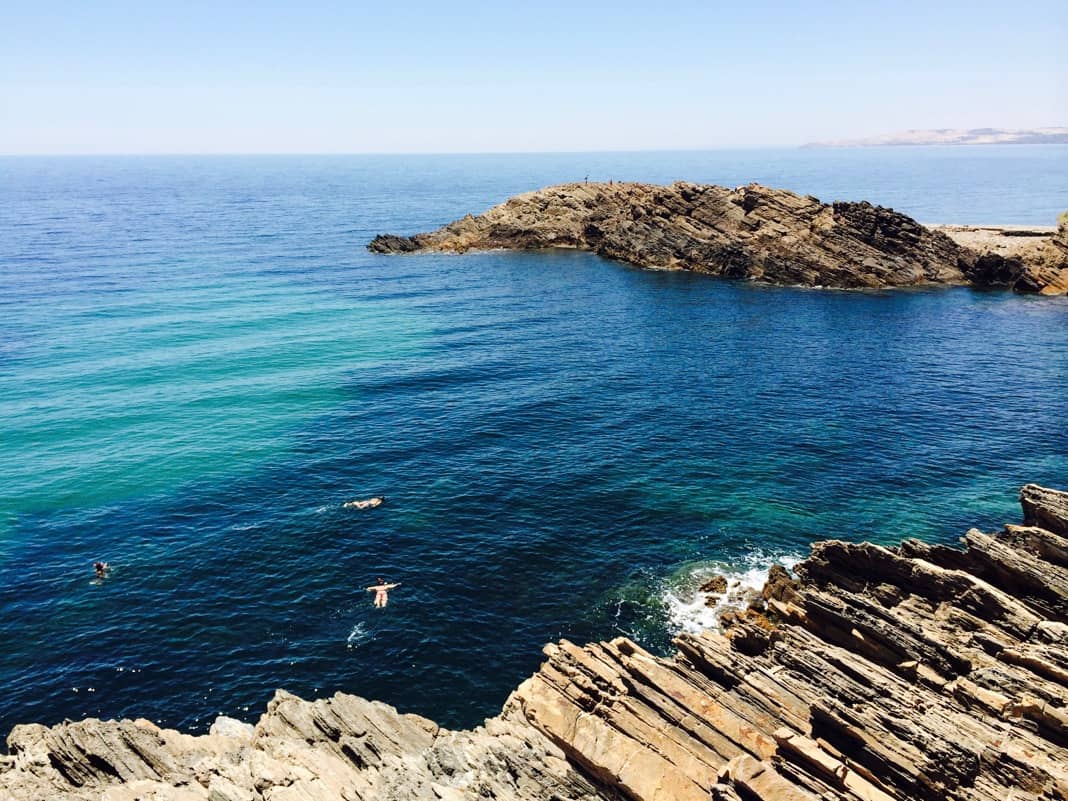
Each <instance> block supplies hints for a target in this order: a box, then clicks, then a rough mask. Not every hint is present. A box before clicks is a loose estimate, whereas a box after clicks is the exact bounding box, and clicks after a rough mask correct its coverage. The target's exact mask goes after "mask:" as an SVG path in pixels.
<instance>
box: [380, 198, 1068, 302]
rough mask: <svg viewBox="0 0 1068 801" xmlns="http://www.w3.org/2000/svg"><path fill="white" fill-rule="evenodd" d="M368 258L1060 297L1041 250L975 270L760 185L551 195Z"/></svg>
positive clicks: (976, 262)
mask: <svg viewBox="0 0 1068 801" xmlns="http://www.w3.org/2000/svg"><path fill="white" fill-rule="evenodd" d="M368 247H369V248H370V249H371V250H372V251H375V252H379V253H408V252H413V251H420V250H436V251H449V252H456V253H463V252H466V251H469V250H488V249H494V248H508V249H520V250H526V249H535V248H546V247H566V248H579V249H582V250H590V251H593V252H595V253H599V254H601V255H603V256H607V257H610V258H615V259H621V260H623V261H627V262H630V263H631V264H635V265H638V266H641V267H650V268H658V269H683V270H693V271H696V272H702V273H709V274H712V275H717V276H721V277H724V278H738V279H747V280H753V281H764V282H768V283H773V284H784V285H801V286H825V287H840V288H881V287H903V286H924V285H932V284H969V283H975V284H981V285H984V286H986V285H989V286H1011V287H1013V288H1015V289H1018V290H1020V291H1030V292H1046V293H1047V294H1056V293H1063V292H1065V291H1068V250H1066V251H1065V252H1064V253H1063V254H1061V255H1058V253H1059V251H1057V250H1056V248H1055V247H1054V246H1052V245H1051V246H1050V249H1049V258H1048V259H1047V258H1046V255H1043V256H1042V258H1041V259H1037V257H1036V259H1034V260H1032V259H1030V257H1027V258H1026V259H1025V260H1024V262H1026V264H1025V263H1024V262H1020V263H1019V264H1017V263H1016V262H1013V263H1012V264H1008V263H1007V262H1006V260H1005V258H1004V257H1002V256H997V255H996V254H995V255H993V256H990V258H988V259H987V261H980V259H981V257H982V256H983V255H990V254H985V252H980V251H978V250H975V249H973V248H970V247H966V246H962V245H960V244H958V243H957V242H955V241H954V240H953V239H952V238H950V236H947V235H946V234H945V233H943V232H942V231H936V230H933V229H931V228H927V227H925V226H923V225H921V224H920V223H918V222H916V221H915V220H913V219H912V218H910V217H907V216H906V215H904V214H899V213H897V212H895V211H893V210H892V209H887V208H882V207H880V206H873V205H871V204H870V203H863V202H862V203H846V202H838V203H832V204H828V203H822V202H820V201H819V200H817V199H816V198H814V197H812V196H801V195H796V194H794V193H793V192H789V191H786V190H783V189H771V188H768V187H765V186H760V185H759V184H750V185H748V186H743V187H738V188H735V189H728V188H725V187H721V186H709V185H700V184H692V183H684V182H678V183H674V184H671V185H670V186H658V185H653V184H641V183H615V184H605V183H591V184H577V183H576V184H562V185H560V186H551V187H547V188H545V189H539V190H537V191H535V192H528V193H525V194H522V195H517V196H515V197H513V198H511V199H510V200H508V201H506V202H505V203H502V204H501V205H499V206H495V207H493V208H492V209H490V210H489V211H487V212H486V213H485V214H481V215H479V216H471V215H468V216H466V217H464V218H463V219H460V220H457V221H456V222H453V223H450V224H448V225H446V226H445V227H443V228H440V229H439V230H437V231H433V232H430V233H422V234H416V235H414V236H411V237H404V236H396V235H381V236H378V237H375V239H374V240H373V241H372V242H371V243H370V244H369V245H368ZM1045 253H1046V252H1045V251H1043V254H1045ZM991 259H993V261H991ZM999 259H1000V261H999ZM994 262H996V264H995V263H994ZM1032 262H1033V263H1032Z"/></svg>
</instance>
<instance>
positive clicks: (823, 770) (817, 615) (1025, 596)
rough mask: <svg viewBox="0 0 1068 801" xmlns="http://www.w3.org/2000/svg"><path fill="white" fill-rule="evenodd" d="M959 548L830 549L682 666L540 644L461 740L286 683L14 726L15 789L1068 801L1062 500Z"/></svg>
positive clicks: (1024, 496)
mask: <svg viewBox="0 0 1068 801" xmlns="http://www.w3.org/2000/svg"><path fill="white" fill-rule="evenodd" d="M1021 503H1022V505H1023V508H1024V515H1025V525H1023V526H1007V527H1006V528H1005V530H1004V531H1002V532H999V533H996V534H984V533H982V532H980V531H977V530H972V531H969V532H968V533H967V534H966V535H965V537H964V540H963V544H964V548H963V549H962V550H958V549H955V548H948V547H945V546H938V545H929V544H926V543H922V542H918V541H915V540H909V541H906V542H904V543H902V544H901V545H900V546H898V547H896V548H885V547H881V546H876V545H871V544H867V543H860V544H851V543H847V542H840V541H835V540H830V541H824V542H819V543H816V544H815V545H814V546H813V548H812V554H811V556H810V557H809V558H808V559H807V560H806V561H804V562H802V563H801V564H800V565H798V566H797V568H796V570H795V574H796V575H795V576H791V575H790V574H789V573H788V572H787V571H785V570H784V569H782V568H778V569H776V570H774V571H773V572H772V575H771V577H770V579H771V580H769V582H768V584H767V586H766V587H765V591H764V593H763V597H762V600H760V601H756V602H754V603H753V604H751V605H750V607H749V608H746V609H740V610H736V611H733V612H731V613H729V614H726V615H724V618H723V630H722V631H706V632H703V633H701V634H682V635H680V636H679V637H678V638H677V639H676V645H677V647H678V652H677V653H676V655H675V656H674V657H671V658H663V657H657V656H654V655H652V654H650V653H648V652H646V651H644V650H643V649H642V648H640V647H639V646H637V645H636V644H635V643H633V642H631V641H630V640H627V639H625V638H619V639H616V640H612V641H611V642H607V643H596V644H592V645H587V646H584V647H579V646H576V645H573V644H571V643H569V642H566V641H564V642H560V643H558V644H555V645H550V646H547V647H546V649H545V653H546V655H547V657H548V659H547V661H546V662H545V663H544V664H543V665H542V667H541V668H540V669H539V671H538V672H537V673H536V674H534V675H533V676H532V677H531V678H530V679H528V680H527V681H525V682H524V683H523V684H522V685H521V686H520V687H519V688H518V689H517V690H516V691H515V692H514V693H513V694H512V696H511V697H510V698H509V699H508V701H507V703H506V704H505V707H504V710H503V712H502V713H501V715H500V716H498V717H495V718H491V719H489V720H487V721H486V723H485V725H484V726H482V727H479V728H477V729H474V730H472V731H463V732H451V731H446V730H444V729H441V728H439V727H438V726H436V725H435V724H434V723H432V722H431V721H429V720H426V719H424V718H421V717H418V716H416V715H402V714H399V713H398V712H397V711H396V710H394V709H393V708H392V707H388V706H386V705H384V704H380V703H376V702H371V701H365V700H363V699H361V698H356V697H354V696H348V695H342V694H338V695H335V696H334V697H332V698H328V699H321V700H318V701H303V700H301V699H299V698H297V697H296V696H293V695H289V694H288V693H285V692H281V691H279V693H278V694H277V696H276V697H275V699H274V700H273V701H271V703H270V704H269V705H268V708H267V711H266V713H265V714H264V715H263V716H262V717H261V718H260V720H259V723H258V724H257V725H256V726H255V727H254V728H253V727H251V726H248V725H246V724H241V723H238V722H237V721H232V720H229V719H223V718H220V719H219V721H217V722H216V724H215V725H214V726H213V727H212V730H211V732H210V733H209V734H207V735H203V736H200V737H193V736H189V735H184V734H180V733H178V732H175V731H169V730H163V729H159V728H158V727H156V726H154V725H153V724H151V723H149V722H148V721H144V720H139V721H117V722H115V721H111V722H101V721H97V720H85V721H80V722H76V723H66V724H63V725H59V726H54V727H52V728H46V727H44V726H37V725H29V726H18V727H16V728H15V729H14V731H13V732H12V733H11V736H10V737H9V738H8V747H9V750H10V752H11V755H10V756H8V757H0V799H4V801H9V800H10V799H14V801H30V799H33V800H34V801H36V800H37V799H57V801H87V800H88V799H106V801H135V799H154V800H155V801H187V800H188V801H194V799H195V800H198V801H291V800H292V801H297V800H298V799H323V800H324V801H325V800H326V799H346V800H347V801H357V800H358V799H368V800H370V799H384V800H386V801H400V799H425V800H426V801H431V800H434V801H439V800H441V799H444V800H445V801H459V799H519V800H520V801H525V800H527V799H530V800H531V801H533V799H538V800H539V801H564V799H571V800H572V801H593V800H594V799H629V801H707V799H709V798H712V799H718V800H719V801H817V800H819V801H832V800H835V801H847V800H848V801H894V800H896V801H915V800H917V799H924V800H925V801H926V800H929V801H943V800H945V799H948V800H949V801H966V800H967V801H1003V799H1007V798H1011V799H1014V801H1040V799H1045V800H1046V801H1051V800H1052V799H1061V800H1062V801H1064V799H1068V493H1066V492H1058V491H1054V490H1049V489H1045V488H1042V487H1038V486H1034V485H1028V486H1026V487H1024V488H1023V490H1022V491H1021Z"/></svg>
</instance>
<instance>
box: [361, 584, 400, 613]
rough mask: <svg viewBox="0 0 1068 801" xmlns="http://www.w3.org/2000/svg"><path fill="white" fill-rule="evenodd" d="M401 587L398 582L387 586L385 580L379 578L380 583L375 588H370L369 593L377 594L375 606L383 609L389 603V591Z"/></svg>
mask: <svg viewBox="0 0 1068 801" xmlns="http://www.w3.org/2000/svg"><path fill="white" fill-rule="evenodd" d="M399 586H400V582H397V583H396V584H386V582H385V581H384V580H383V579H381V578H379V579H378V583H377V584H375V585H374V586H373V587H368V588H367V591H368V592H373V593H374V594H375V606H376V607H378V608H379V609H381V608H382V607H384V606H385V605H386V604H388V603H389V591H390V590H392V589H393V588H394V587H399Z"/></svg>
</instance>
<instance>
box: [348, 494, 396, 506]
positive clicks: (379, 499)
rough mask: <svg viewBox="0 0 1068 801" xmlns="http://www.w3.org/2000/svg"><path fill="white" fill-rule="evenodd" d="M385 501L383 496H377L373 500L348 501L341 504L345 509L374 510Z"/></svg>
mask: <svg viewBox="0 0 1068 801" xmlns="http://www.w3.org/2000/svg"><path fill="white" fill-rule="evenodd" d="M385 500H386V497H385V496H384V495H377V496H375V497H374V498H368V499H367V500H365V501H349V502H348V503H344V504H342V506H343V507H344V508H346V509H374V508H375V507H376V506H381V505H382V502H383V501H385Z"/></svg>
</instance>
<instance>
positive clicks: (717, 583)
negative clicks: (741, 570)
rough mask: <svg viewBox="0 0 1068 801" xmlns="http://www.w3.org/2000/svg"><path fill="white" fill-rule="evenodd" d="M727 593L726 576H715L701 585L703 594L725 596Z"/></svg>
mask: <svg viewBox="0 0 1068 801" xmlns="http://www.w3.org/2000/svg"><path fill="white" fill-rule="evenodd" d="M726 591H727V579H726V577H725V576H713V577H712V578H710V579H709V580H708V581H706V582H705V583H704V584H702V585H701V592H708V593H712V594H713V595H723V593H725V592H726Z"/></svg>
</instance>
